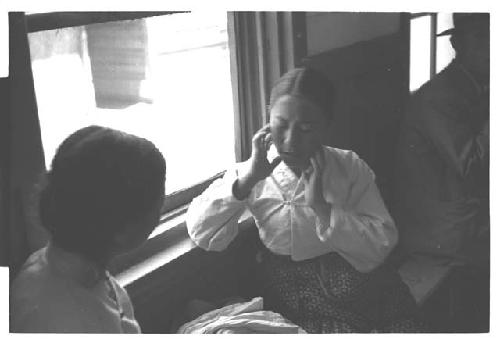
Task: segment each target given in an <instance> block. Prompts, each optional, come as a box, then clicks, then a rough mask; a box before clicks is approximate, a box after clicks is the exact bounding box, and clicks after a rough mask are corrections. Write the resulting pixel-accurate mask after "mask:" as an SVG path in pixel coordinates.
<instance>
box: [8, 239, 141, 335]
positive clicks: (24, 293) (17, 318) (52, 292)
mask: <svg viewBox="0 0 500 339" xmlns="http://www.w3.org/2000/svg"><path fill="white" fill-rule="evenodd" d="M140 330H141V329H140V327H139V324H138V323H137V321H136V320H135V318H134V311H133V307H132V303H131V302H130V299H129V297H128V294H127V292H126V291H125V290H124V289H123V288H122V287H121V286H120V285H119V284H118V283H117V282H116V280H115V279H114V278H113V277H111V276H110V275H109V274H108V273H106V274H105V276H104V277H100V278H96V274H95V270H93V269H92V267H91V265H89V264H88V263H87V262H85V260H83V259H82V258H80V257H79V256H76V255H74V254H72V253H69V252H66V251H64V250H62V249H60V248H56V247H54V246H52V245H48V246H47V247H44V248H42V249H41V250H39V251H37V252H35V253H33V254H32V255H31V256H30V257H29V259H28V260H27V261H26V263H25V264H24V266H23V268H22V269H21V271H20V272H19V274H18V275H17V277H16V279H15V280H14V281H13V284H12V287H11V290H10V331H11V332H30V333H140Z"/></svg>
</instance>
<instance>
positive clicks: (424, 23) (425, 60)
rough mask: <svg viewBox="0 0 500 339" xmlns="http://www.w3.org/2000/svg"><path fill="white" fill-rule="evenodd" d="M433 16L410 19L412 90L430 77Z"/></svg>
mask: <svg viewBox="0 0 500 339" xmlns="http://www.w3.org/2000/svg"><path fill="white" fill-rule="evenodd" d="M430 38H431V16H430V15H426V16H421V17H418V18H415V19H412V20H411V21H410V91H415V90H417V89H418V88H419V87H420V86H422V85H423V84H424V83H425V82H426V81H428V80H429V78H430V67H431V66H430V65H431V64H430V55H431V44H430Z"/></svg>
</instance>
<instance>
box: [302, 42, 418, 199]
mask: <svg viewBox="0 0 500 339" xmlns="http://www.w3.org/2000/svg"><path fill="white" fill-rule="evenodd" d="M407 43H408V40H407V39H405V36H404V34H403V33H397V34H391V35H387V36H383V37H380V38H376V39H373V40H370V41H363V42H358V43H355V44H353V45H350V46H347V47H343V48H339V49H334V50H331V51H328V52H325V53H321V54H318V55H314V56H309V57H308V58H307V59H306V60H305V62H304V63H305V64H306V65H308V66H310V67H313V68H316V69H318V70H320V71H322V72H323V73H324V74H326V75H327V76H328V77H329V78H330V79H331V81H332V82H333V83H334V85H335V87H336V91H337V92H336V104H335V107H334V111H333V114H334V123H333V126H332V128H331V131H330V140H329V144H330V145H331V146H334V147H337V148H343V149H350V150H354V151H355V152H356V153H358V154H359V156H360V157H361V158H362V159H364V160H365V161H366V162H367V163H368V164H369V165H370V167H371V168H372V169H373V170H374V172H375V174H376V175H377V183H378V185H379V188H380V190H381V192H382V195H383V196H384V198H385V199H386V201H387V200H388V199H389V191H390V185H391V177H392V166H393V153H394V144H395V142H396V136H397V133H398V129H399V123H400V118H401V115H402V111H403V108H404V105H405V103H406V101H407V98H408V94H409V92H408V76H409V75H408V67H409V66H408V48H407Z"/></svg>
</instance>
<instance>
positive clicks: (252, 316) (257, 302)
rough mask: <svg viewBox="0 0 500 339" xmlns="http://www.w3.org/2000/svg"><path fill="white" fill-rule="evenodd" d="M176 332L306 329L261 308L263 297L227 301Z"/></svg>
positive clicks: (292, 331) (253, 331)
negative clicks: (226, 303) (246, 300)
mask: <svg viewBox="0 0 500 339" xmlns="http://www.w3.org/2000/svg"><path fill="white" fill-rule="evenodd" d="M177 333H184V334H188V333H190V334H202V333H238V334H239V333H306V332H305V331H304V330H303V329H302V328H300V327H299V326H297V325H295V324H293V323H292V322H290V321H289V320H287V319H285V318H283V316H281V315H280V314H278V313H274V312H271V311H265V310H264V301H263V299H262V297H255V298H253V299H252V300H251V301H248V302H244V303H237V304H232V305H228V306H225V307H222V308H219V309H216V310H213V311H210V312H207V313H205V314H203V315H201V316H199V317H198V318H196V319H194V320H192V321H190V322H188V323H186V324H184V325H182V326H181V327H180V328H179V330H178V332H177Z"/></svg>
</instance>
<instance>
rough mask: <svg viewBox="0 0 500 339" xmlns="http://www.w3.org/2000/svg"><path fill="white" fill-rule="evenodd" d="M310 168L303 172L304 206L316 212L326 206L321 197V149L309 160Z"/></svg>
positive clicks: (323, 162) (322, 159) (322, 163)
mask: <svg viewBox="0 0 500 339" xmlns="http://www.w3.org/2000/svg"><path fill="white" fill-rule="evenodd" d="M310 162H311V166H309V167H308V168H307V169H306V170H305V171H304V183H305V198H306V204H307V205H309V207H311V208H312V209H313V210H315V211H316V212H317V209H324V208H325V207H327V206H328V203H327V202H326V200H325V198H324V196H323V180H322V177H323V170H324V167H325V158H324V154H323V149H320V150H319V151H317V152H316V153H315V154H314V155H313V157H312V158H311V159H310Z"/></svg>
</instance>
